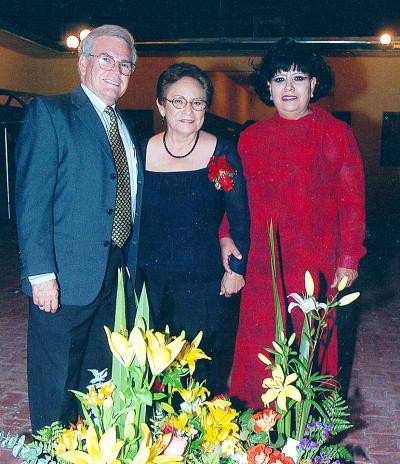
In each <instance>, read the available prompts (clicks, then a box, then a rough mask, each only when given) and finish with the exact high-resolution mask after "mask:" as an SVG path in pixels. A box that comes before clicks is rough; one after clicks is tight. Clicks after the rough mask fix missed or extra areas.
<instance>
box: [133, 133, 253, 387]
mask: <svg viewBox="0 0 400 464" xmlns="http://www.w3.org/2000/svg"><path fill="white" fill-rule="evenodd" d="M146 147H147V141H146V142H144V147H143V148H144V149H143V153H146ZM227 147H229V153H230V154H231V156H230V157H228V152H227V150H228V148H227ZM222 153H225V154H226V155H227V159H228V161H229V162H230V164H231V165H232V166H233V167H234V168H235V169H236V170H237V171H238V174H237V175H236V176H235V179H234V188H233V190H231V191H230V192H224V191H223V190H217V189H216V188H215V186H214V183H213V182H211V181H210V180H209V179H208V169H207V168H204V169H199V170H195V171H179V172H154V171H146V173H145V183H144V191H143V203H142V218H141V230H140V244H139V256H138V266H139V273H140V276H141V277H142V279H143V280H144V282H145V283H146V289H147V292H148V297H149V303H150V310H151V319H152V327H154V328H155V329H157V330H164V328H165V325H166V324H168V325H169V327H170V329H171V334H179V333H180V331H181V330H185V332H186V337H187V339H188V340H190V341H191V340H192V339H193V338H194V337H195V336H196V335H197V333H198V332H199V331H200V330H202V331H203V332H204V335H203V341H202V343H201V345H200V347H201V348H202V349H203V350H204V351H205V352H206V354H208V355H209V356H211V357H212V358H213V361H211V362H210V361H199V362H198V365H197V367H196V372H195V377H196V378H197V379H198V380H203V379H204V377H205V376H206V378H207V386H208V388H209V389H211V390H212V391H214V392H216V393H217V392H218V391H221V390H223V391H225V381H226V377H227V375H228V373H229V369H230V365H229V364H227V362H226V359H227V353H225V347H226V340H225V339H226V336H227V334H229V337H230V338H231V339H232V336H233V335H232V329H231V324H229V322H230V321H231V320H232V317H231V315H230V313H229V311H228V309H229V308H228V304H229V299H227V298H225V297H224V296H220V295H219V292H220V284H221V279H222V276H223V273H224V269H223V266H222V262H221V256H220V246H219V237H218V230H219V226H220V224H221V221H222V218H223V216H224V214H225V212H228V218H229V223H230V226H231V235H232V238H233V239H234V240H235V243H237V246H238V248H239V249H240V250H241V252H242V254H243V256H244V259H243V260H242V262H239V263H238V264H236V265H238V266H241V267H242V269H238V272H240V271H242V272H243V273H244V267H245V264H246V257H247V252H248V248H249V238H248V229H249V219H248V207H247V196H246V187H245V182H244V178H243V175H242V173H241V165H240V160H239V157H238V155H237V153H236V150H235V149H234V147H233V145H232V144H230V143H227V142H226V141H225V142H223V141H221V140H219V141H218V143H217V147H216V150H215V152H214V155H215V156H218V155H220V154H222ZM232 157H234V161H233V162H232V160H230V159H229V158H232ZM238 168H239V169H238ZM235 237H236V238H235Z"/></svg>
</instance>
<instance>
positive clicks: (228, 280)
mask: <svg viewBox="0 0 400 464" xmlns="http://www.w3.org/2000/svg"><path fill="white" fill-rule="evenodd" d="M244 286H245V280H244V277H243V276H242V275H241V274H236V272H231V273H229V272H225V274H224V276H223V277H222V281H221V291H220V295H224V296H226V297H227V298H229V297H230V296H232V295H233V294H235V293H237V292H240V290H241V289H242V288H243V287H244Z"/></svg>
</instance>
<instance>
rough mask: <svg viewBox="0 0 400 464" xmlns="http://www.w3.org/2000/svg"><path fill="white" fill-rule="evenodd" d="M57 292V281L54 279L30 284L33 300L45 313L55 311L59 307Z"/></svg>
mask: <svg viewBox="0 0 400 464" xmlns="http://www.w3.org/2000/svg"><path fill="white" fill-rule="evenodd" d="M58 294H59V289H58V283H57V281H56V280H54V279H53V280H49V281H47V282H42V283H40V284H32V296H33V302H34V303H35V305H37V306H38V307H39V308H40V309H41V310H42V311H46V312H47V313H55V312H56V311H57V309H58V307H59V302H58Z"/></svg>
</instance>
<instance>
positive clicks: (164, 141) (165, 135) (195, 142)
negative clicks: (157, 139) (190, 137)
mask: <svg viewBox="0 0 400 464" xmlns="http://www.w3.org/2000/svg"><path fill="white" fill-rule="evenodd" d="M199 137H200V131H198V132H197V135H196V140H195V141H194V144H193V147H192V149H191V150H190V151H188V152H187V153H186V155H174V154H173V153H171V152H170V151H169V150H168V147H167V131H165V132H164V135H163V144H164V148H165V150H166V152H167V153H168V154H169V156H172V158H178V159H180V158H186V157H187V156H189V155H190V153H192V152H193V150H194V149H195V148H196V145H197V142H198V141H199Z"/></svg>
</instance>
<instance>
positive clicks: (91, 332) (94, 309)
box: [28, 246, 125, 432]
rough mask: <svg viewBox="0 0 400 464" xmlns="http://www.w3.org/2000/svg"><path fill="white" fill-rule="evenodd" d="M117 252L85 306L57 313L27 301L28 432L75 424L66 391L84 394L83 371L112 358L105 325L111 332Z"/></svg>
mask: <svg viewBox="0 0 400 464" xmlns="http://www.w3.org/2000/svg"><path fill="white" fill-rule="evenodd" d="M119 267H122V268H123V269H125V264H124V257H123V253H122V250H121V249H119V248H118V247H114V246H111V248H110V254H109V259H108V264H107V269H106V274H105V278H104V282H103V285H102V288H101V290H100V293H99V294H98V296H97V297H96V299H95V300H94V301H93V302H92V303H90V304H89V305H87V306H74V305H61V307H60V308H59V309H58V311H57V312H56V313H47V312H44V311H42V310H40V309H39V308H38V307H37V306H36V305H34V304H33V301H32V299H31V298H30V299H29V323H28V395H29V408H30V415H31V424H32V431H33V432H36V431H37V430H38V429H40V428H42V427H43V426H45V425H50V424H51V423H52V422H54V421H56V420H60V421H61V422H63V423H64V424H68V423H69V422H73V423H75V422H76V420H77V417H78V414H79V402H78V400H77V399H76V398H75V395H74V394H73V393H71V392H70V390H80V391H86V386H87V385H88V384H89V382H90V380H91V378H92V374H91V373H90V372H89V371H88V369H97V370H99V371H100V370H103V369H104V368H108V373H109V377H110V375H111V362H112V354H111V351H110V349H109V346H108V342H107V336H106V334H105V331H104V328H103V327H104V326H107V327H109V328H110V329H111V330H113V327H114V316H115V301H116V293H117V283H118V268H119Z"/></svg>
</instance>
